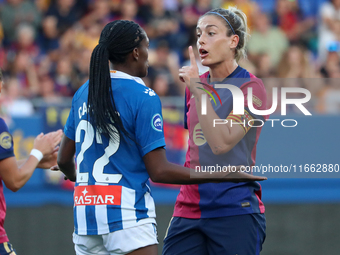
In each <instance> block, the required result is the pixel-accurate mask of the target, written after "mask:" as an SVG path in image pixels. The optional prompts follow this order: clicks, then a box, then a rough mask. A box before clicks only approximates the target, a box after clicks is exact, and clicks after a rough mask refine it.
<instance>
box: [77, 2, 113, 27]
mask: <svg viewBox="0 0 340 255" xmlns="http://www.w3.org/2000/svg"><path fill="white" fill-rule="evenodd" d="M111 20H113V15H112V9H111V5H110V1H109V0H96V1H94V2H93V3H92V5H91V6H90V9H89V12H88V13H87V14H86V15H85V17H83V18H82V19H81V23H82V24H83V26H84V27H88V26H90V25H91V24H94V23H97V24H101V25H103V26H104V25H105V24H107V23H108V22H109V21H111Z"/></svg>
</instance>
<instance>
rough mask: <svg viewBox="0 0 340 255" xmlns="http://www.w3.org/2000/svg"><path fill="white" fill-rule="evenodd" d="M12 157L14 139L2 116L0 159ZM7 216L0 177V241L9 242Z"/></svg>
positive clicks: (0, 120) (0, 123) (0, 124)
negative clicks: (6, 225) (5, 227)
mask: <svg viewBox="0 0 340 255" xmlns="http://www.w3.org/2000/svg"><path fill="white" fill-rule="evenodd" d="M10 157H14V152H13V139H12V136H11V134H10V133H9V131H8V127H7V125H6V123H5V121H4V120H3V119H2V118H0V160H3V159H6V158H10ZM5 217H6V201H5V196H4V191H3V182H2V179H1V178H0V243H5V242H8V237H7V234H6V231H5V229H4V222H5Z"/></svg>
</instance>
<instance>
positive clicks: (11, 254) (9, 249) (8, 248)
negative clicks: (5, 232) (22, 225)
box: [0, 242, 16, 255]
mask: <svg viewBox="0 0 340 255" xmlns="http://www.w3.org/2000/svg"><path fill="white" fill-rule="evenodd" d="M0 255H16V253H15V250H14V249H13V246H12V245H11V244H10V243H9V242H5V243H1V244H0Z"/></svg>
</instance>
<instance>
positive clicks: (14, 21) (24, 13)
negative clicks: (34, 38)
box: [0, 0, 41, 45]
mask: <svg viewBox="0 0 340 255" xmlns="http://www.w3.org/2000/svg"><path fill="white" fill-rule="evenodd" d="M0 19H1V23H2V26H3V29H4V34H5V45H8V44H9V43H12V42H14V41H15V39H16V31H17V28H18V26H19V25H20V24H23V23H27V24H30V25H31V26H32V27H33V29H34V32H37V29H38V27H39V26H40V21H41V15H40V13H39V11H38V9H37V7H36V6H35V5H34V3H33V2H31V1H28V0H6V3H5V4H4V5H3V6H2V8H1V10H0Z"/></svg>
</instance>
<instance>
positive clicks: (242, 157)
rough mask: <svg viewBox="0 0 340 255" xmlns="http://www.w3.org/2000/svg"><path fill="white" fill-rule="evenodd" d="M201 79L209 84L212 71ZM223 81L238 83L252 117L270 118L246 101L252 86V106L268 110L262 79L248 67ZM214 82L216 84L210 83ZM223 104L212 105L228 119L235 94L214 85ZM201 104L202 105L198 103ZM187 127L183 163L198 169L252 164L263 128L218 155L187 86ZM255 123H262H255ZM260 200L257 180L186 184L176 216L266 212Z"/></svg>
mask: <svg viewBox="0 0 340 255" xmlns="http://www.w3.org/2000/svg"><path fill="white" fill-rule="evenodd" d="M200 79H201V82H203V83H207V82H208V83H209V79H210V75H209V72H207V73H205V74H203V75H201V76H200ZM219 83H220V84H230V85H235V86H237V87H238V88H240V89H241V90H242V92H243V94H244V109H245V111H247V114H250V115H251V118H252V119H257V120H262V121H263V122H265V121H266V119H268V116H260V115H255V114H253V113H252V112H251V111H250V110H249V108H248V103H247V95H248V88H252V94H253V96H252V98H253V106H254V108H255V109H257V110H265V109H266V104H267V100H266V99H267V96H266V90H265V87H264V85H263V83H262V81H261V80H260V79H257V78H256V77H255V76H254V75H252V74H251V73H249V72H248V71H247V70H245V69H243V68H241V67H237V69H235V71H234V72H233V73H231V74H230V75H229V76H228V77H227V78H225V79H224V80H223V81H222V82H219ZM210 84H211V85H214V84H216V83H210ZM215 90H216V92H217V93H218V94H219V96H220V98H221V101H222V104H221V103H220V102H218V100H216V105H215V104H214V103H212V106H213V108H214V110H215V112H216V114H217V115H218V116H219V118H220V119H227V118H228V116H229V115H230V114H232V110H233V97H232V94H231V92H230V90H229V89H225V88H215ZM198 107H200V106H198ZM184 122H185V127H186V128H188V130H189V140H188V151H187V154H186V162H185V164H184V166H186V167H189V168H192V169H195V167H196V166H199V167H204V166H216V165H219V166H229V165H231V166H238V165H244V166H253V165H255V158H256V145H257V142H258V139H259V136H260V133H261V129H262V128H261V127H252V128H250V129H249V131H248V132H247V133H246V134H245V136H244V137H243V138H242V139H241V141H239V142H238V143H237V144H236V145H235V146H234V147H233V148H232V149H231V150H230V151H229V152H227V153H225V154H222V155H215V154H214V153H213V152H212V150H211V148H210V146H209V144H208V143H207V141H206V139H205V137H204V134H203V132H202V129H201V127H200V124H199V121H198V116H197V110H196V103H195V100H194V99H193V95H192V94H191V93H190V91H189V90H188V89H186V96H185V121H184ZM254 126H260V125H258V124H257V125H255V124H254ZM264 211H265V208H264V205H263V203H262V201H261V185H260V184H259V183H258V182H240V183H232V182H222V183H205V184H198V185H183V186H181V190H180V193H179V195H178V197H177V201H176V204H175V210H174V216H175V217H184V218H193V219H198V218H214V217H224V216H231V215H242V214H250V213H264Z"/></svg>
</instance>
